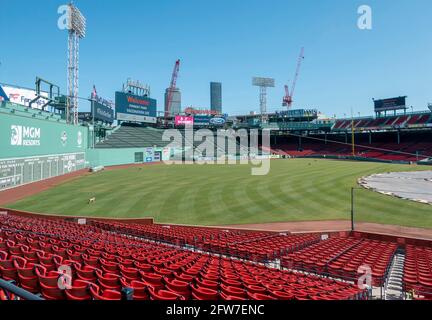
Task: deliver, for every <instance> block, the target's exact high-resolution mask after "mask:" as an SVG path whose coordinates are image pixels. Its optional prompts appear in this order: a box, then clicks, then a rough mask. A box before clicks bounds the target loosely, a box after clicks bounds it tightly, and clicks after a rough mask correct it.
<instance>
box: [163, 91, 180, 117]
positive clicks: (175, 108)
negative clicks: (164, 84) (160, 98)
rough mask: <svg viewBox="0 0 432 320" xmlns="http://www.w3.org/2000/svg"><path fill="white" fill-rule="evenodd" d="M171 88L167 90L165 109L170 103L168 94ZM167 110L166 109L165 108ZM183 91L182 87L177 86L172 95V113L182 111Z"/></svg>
mask: <svg viewBox="0 0 432 320" xmlns="http://www.w3.org/2000/svg"><path fill="white" fill-rule="evenodd" d="M169 90H170V89H169V88H167V89H166V90H165V109H166V106H167V103H168V95H169ZM165 111H166V110H165ZM181 112H182V110H181V92H180V89H178V88H175V89H174V91H173V95H172V102H171V110H170V115H176V114H179V113H181Z"/></svg>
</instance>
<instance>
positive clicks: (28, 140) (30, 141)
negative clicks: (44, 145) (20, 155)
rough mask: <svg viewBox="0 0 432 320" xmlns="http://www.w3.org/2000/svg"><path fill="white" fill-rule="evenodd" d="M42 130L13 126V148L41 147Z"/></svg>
mask: <svg viewBox="0 0 432 320" xmlns="http://www.w3.org/2000/svg"><path fill="white" fill-rule="evenodd" d="M40 139H41V129H40V128H35V127H26V126H18V125H11V146H40Z"/></svg>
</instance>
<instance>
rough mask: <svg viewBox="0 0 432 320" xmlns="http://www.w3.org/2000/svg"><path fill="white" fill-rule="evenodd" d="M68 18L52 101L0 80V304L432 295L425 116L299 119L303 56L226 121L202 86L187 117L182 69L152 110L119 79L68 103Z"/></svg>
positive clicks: (71, 12) (144, 89)
mask: <svg viewBox="0 0 432 320" xmlns="http://www.w3.org/2000/svg"><path fill="white" fill-rule="evenodd" d="M65 12H66V14H67V21H70V23H69V24H68V32H65V33H64V35H66V33H67V38H68V43H69V46H68V60H67V62H68V67H67V70H66V68H65V70H64V71H65V72H64V73H66V71H67V75H68V78H67V81H68V83H67V89H64V88H61V86H59V85H58V84H57V83H56V82H55V81H50V80H46V79H44V78H41V77H39V76H35V77H36V80H35V86H24V85H23V84H21V83H14V84H11V83H10V82H9V81H8V79H5V77H4V76H2V77H1V78H0V80H1V83H0V306H1V304H2V303H6V300H78V301H83V300H175V301H177V302H180V301H183V300H212V301H214V300H217V301H219V302H222V301H228V300H249V301H255V300H431V299H432V167H431V165H432V104H426V105H425V107H424V108H423V107H419V108H418V110H417V111H415V110H413V109H411V110H410V104H409V103H410V100H409V99H410V98H411V97H407V96H396V97H390V98H383V99H374V100H373V101H371V103H370V105H369V106H364V109H363V110H366V111H367V114H368V115H365V116H360V114H358V116H354V115H353V114H351V115H350V116H346V115H345V116H344V117H328V116H325V115H324V114H323V112H322V111H320V108H299V107H296V105H298V103H296V102H295V101H294V87H295V85H296V81H297V78H298V76H299V74H300V75H301V70H302V68H303V65H304V64H307V63H308V62H307V59H305V57H307V54H308V51H307V47H306V48H301V50H300V54H299V55H298V56H297V54H296V61H295V62H296V63H297V65H296V73H295V76H294V78H293V80H292V83H291V85H290V87H288V86H286V87H285V89H286V91H285V95H284V96H283V97H281V98H282V99H281V102H282V104H281V103H279V105H281V106H280V107H278V110H275V111H268V110H267V106H266V96H265V94H266V89H269V88H273V87H275V81H274V79H273V78H264V77H253V78H252V76H251V78H252V83H251V84H252V85H253V86H255V87H259V90H260V91H259V92H260V99H259V101H257V103H256V104H257V105H259V107H260V112H255V113H241V112H236V110H234V109H233V110H230V114H228V113H226V112H223V111H222V92H221V83H216V82H212V83H211V84H210V95H211V107H210V108H197V107H185V104H183V103H182V102H181V95H180V89H179V86H180V84H181V81H180V79H179V81H177V78H178V76H179V74H181V72H182V70H183V69H182V68H183V64H182V63H183V60H180V59H178V60H175V61H172V62H173V63H174V69H173V70H172V73H171V74H168V75H166V77H167V78H168V79H167V81H166V85H169V86H167V89H166V90H165V92H164V101H163V102H162V103H160V101H158V100H157V99H156V98H155V96H153V95H152V94H153V92H152V91H150V86H149V85H147V84H143V83H142V82H140V81H136V80H131V79H127V80H126V81H125V82H124V83H122V80H121V79H120V80H118V87H117V90H116V91H115V92H113V96H114V97H115V98H114V99H113V101H111V100H109V99H104V98H102V97H100V96H99V94H98V92H97V89H96V86H95V85H93V87H92V91H91V93H90V92H89V97H88V98H82V97H81V96H80V95H79V93H78V92H79V91H78V80H77V79H78V71H79V69H78V61H79V58H78V57H79V55H78V51H79V46H78V43H79V42H80V41H81V42H83V43H84V42H85V41H86V40H87V39H84V37H85V33H86V20H85V17H84V14H85V11H84V10H83V12H81V11H80V10H79V9H78V7H77V6H75V5H74V4H68V5H67V6H66V9H65ZM59 32H60V31H59ZM71 44H72V45H71ZM6 50H7V49H6ZM295 51H296V52H298V51H297V49H295ZM83 54H85V53H83ZM310 54H311V55H312V54H313V53H312V52H311V53H310ZM81 56H82V55H81ZM169 63H170V66H172V65H171V62H169ZM293 64H294V62H293ZM170 68H171V67H170ZM184 68H187V66H185V67H184ZM0 70H1V69H0ZM170 71H171V69H170ZM41 72H43V67H42V66H41ZM80 72H81V74H84V73H85V72H86V71H85V69H84V68H81V69H80ZM170 75H171V79H169V76H170ZM32 77H34V75H32ZM149 78H150V79H148V81H149V82H151V77H149ZM83 79H85V80H81V82H83V81H87V80H88V79H90V80H89V81H90V82H91V81H93V79H92V78H91V75H90V74H86V77H85V78H83ZM248 81H249V82H250V78H249V79H248ZM299 82H300V81H299ZM249 85H250V84H249ZM301 85H302V86H303V85H304V86H306V85H307V83H303V82H302V84H301ZM290 89H291V90H290ZM254 90H256V91H257V92H258V88H254ZM377 90H378V92H379V88H378V89H377ZM81 95H85V94H83V93H82V92H81ZM296 98H297V96H296ZM368 98H369V97H368ZM295 100H296V101H297V99H295ZM298 100H301V97H300V96H299V97H298ZM160 104H162V108H161V109H163V110H158V105H160ZM85 108H87V109H89V110H90V111H86V112H84V111H82V110H85ZM349 108H350V107H349V106H347V108H346V109H345V112H347V113H349V111H350V110H349ZM366 111H364V113H365V112H366ZM231 112H232V114H231Z"/></svg>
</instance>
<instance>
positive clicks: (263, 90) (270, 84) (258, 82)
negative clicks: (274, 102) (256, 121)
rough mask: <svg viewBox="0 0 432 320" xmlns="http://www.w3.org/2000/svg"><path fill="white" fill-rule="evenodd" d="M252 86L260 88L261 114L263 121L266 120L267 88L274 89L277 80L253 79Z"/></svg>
mask: <svg viewBox="0 0 432 320" xmlns="http://www.w3.org/2000/svg"><path fill="white" fill-rule="evenodd" d="M252 85H253V86H257V87H259V88H260V112H261V119H262V120H265V119H266V114H267V88H274V86H275V80H274V79H273V78H259V77H253V78H252Z"/></svg>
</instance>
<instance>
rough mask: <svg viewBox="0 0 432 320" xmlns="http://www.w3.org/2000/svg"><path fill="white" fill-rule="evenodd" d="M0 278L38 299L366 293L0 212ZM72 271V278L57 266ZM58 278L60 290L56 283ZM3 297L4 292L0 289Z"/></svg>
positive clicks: (316, 279)
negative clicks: (124, 293)
mask: <svg viewBox="0 0 432 320" xmlns="http://www.w3.org/2000/svg"><path fill="white" fill-rule="evenodd" d="M0 227H1V229H0V277H2V278H3V279H7V280H13V281H15V282H16V283H17V284H18V285H19V286H20V287H22V288H24V289H26V290H28V291H31V292H34V293H38V294H39V293H40V294H41V295H42V296H43V297H44V298H45V299H56V300H57V299H70V300H88V299H95V300H118V299H120V298H121V297H122V290H123V289H124V288H133V289H134V291H133V298H134V299H151V300H183V299H196V300H222V299H226V300H243V299H256V300H262V299H266V300H267V299H297V300H303V299H313V300H324V299H329V300H339V299H365V298H367V292H366V291H365V290H360V289H359V288H357V287H356V286H354V285H352V284H349V283H344V282H340V281H337V280H333V279H325V278H321V277H318V276H314V275H306V274H302V273H297V272H294V271H286V270H285V271H282V270H278V269H272V268H268V267H266V266H264V265H259V264H255V263H252V262H247V261H241V260H235V259H232V258H223V257H220V256H214V255H210V254H205V253H198V252H192V251H189V250H185V249H178V248H174V247H172V246H169V245H164V244H160V243H152V242H149V241H146V240H143V239H136V238H131V237H130V236H127V235H123V234H120V233H115V232H108V231H104V230H102V229H100V228H98V227H96V226H92V225H91V226H89V225H79V224H76V223H73V222H66V221H62V220H46V219H42V218H23V217H16V216H1V217H0ZM60 266H63V267H64V266H68V267H69V268H70V270H71V271H72V279H71V281H67V280H68V278H67V277H66V278H65V276H61V274H62V273H61V272H58V268H59V267H60ZM59 279H60V280H61V281H64V282H65V288H64V290H63V289H62V288H60V287H59V286H58V285H57V284H58V282H59ZM0 296H1V297H6V295H5V294H4V293H2V294H1V295H0Z"/></svg>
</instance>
